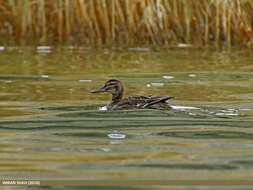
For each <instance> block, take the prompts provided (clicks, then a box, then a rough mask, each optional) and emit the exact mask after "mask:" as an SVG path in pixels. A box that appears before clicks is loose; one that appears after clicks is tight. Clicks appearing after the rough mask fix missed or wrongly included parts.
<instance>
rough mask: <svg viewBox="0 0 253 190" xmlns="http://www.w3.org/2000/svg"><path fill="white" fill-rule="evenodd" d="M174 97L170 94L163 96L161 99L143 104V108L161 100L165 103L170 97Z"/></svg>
mask: <svg viewBox="0 0 253 190" xmlns="http://www.w3.org/2000/svg"><path fill="white" fill-rule="evenodd" d="M172 98H174V97H170V96H165V97H162V98H160V99H158V100H155V101H153V102H150V103H147V104H145V105H144V106H143V108H148V107H149V106H152V105H154V104H157V103H160V102H163V103H165V102H166V101H167V100H168V99H172Z"/></svg>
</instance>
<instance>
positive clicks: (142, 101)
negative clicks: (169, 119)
mask: <svg viewBox="0 0 253 190" xmlns="http://www.w3.org/2000/svg"><path fill="white" fill-rule="evenodd" d="M171 98H173V97H169V96H130V97H128V98H125V99H123V100H121V101H120V102H118V103H117V104H115V105H113V106H112V110H120V109H161V110H168V109H171V106H170V105H168V104H167V103H166V101H167V100H168V99H171Z"/></svg>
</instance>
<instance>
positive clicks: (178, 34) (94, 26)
mask: <svg viewBox="0 0 253 190" xmlns="http://www.w3.org/2000/svg"><path fill="white" fill-rule="evenodd" d="M252 28H253V1H252V0H52V1H47V0H0V44H1V45H30V44H34V43H37V44H56V45H57V44H71V45H76V44H79V45H80V44H81V45H160V46H168V45H172V44H177V43H185V44H198V45H201V46H207V45H216V46H221V45H222V46H226V47H231V46H242V47H251V48H252V47H253V29H252Z"/></svg>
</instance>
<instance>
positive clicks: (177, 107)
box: [171, 106, 200, 110]
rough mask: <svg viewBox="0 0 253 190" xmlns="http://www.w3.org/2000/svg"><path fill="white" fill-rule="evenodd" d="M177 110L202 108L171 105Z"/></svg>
mask: <svg viewBox="0 0 253 190" xmlns="http://www.w3.org/2000/svg"><path fill="white" fill-rule="evenodd" d="M171 107H172V109H175V110H199V109H200V108H197V107H191V106H171Z"/></svg>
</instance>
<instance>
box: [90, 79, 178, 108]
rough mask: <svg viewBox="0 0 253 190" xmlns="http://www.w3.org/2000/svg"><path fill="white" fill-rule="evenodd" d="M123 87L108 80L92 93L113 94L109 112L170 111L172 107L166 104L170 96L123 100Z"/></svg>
mask: <svg viewBox="0 0 253 190" xmlns="http://www.w3.org/2000/svg"><path fill="white" fill-rule="evenodd" d="M123 91H124V88H123V85H122V83H121V82H120V81H119V80H115V79H111V80H108V81H107V82H106V83H105V85H104V86H103V87H101V88H99V89H97V90H93V91H91V93H99V92H109V93H111V94H112V100H111V102H110V103H109V104H107V105H106V108H107V110H123V109H159V110H168V109H171V106H170V105H168V104H167V103H166V101H167V100H168V99H171V98H174V97H170V96H130V97H128V98H125V99H122V97H123Z"/></svg>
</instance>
